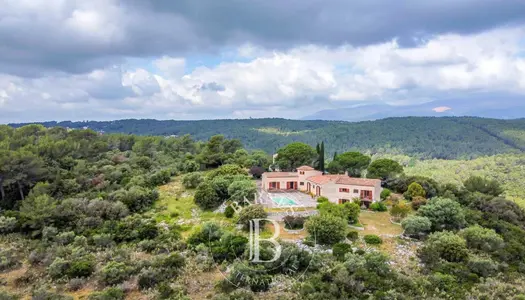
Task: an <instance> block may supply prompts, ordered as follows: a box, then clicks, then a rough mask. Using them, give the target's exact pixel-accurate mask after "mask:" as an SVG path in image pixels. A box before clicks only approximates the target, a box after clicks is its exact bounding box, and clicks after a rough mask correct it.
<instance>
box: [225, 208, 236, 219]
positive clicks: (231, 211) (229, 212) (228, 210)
mask: <svg viewBox="0 0 525 300" xmlns="http://www.w3.org/2000/svg"><path fill="white" fill-rule="evenodd" d="M234 214H235V209H233V207H231V205H228V206H226V208H225V209H224V216H225V217H226V218H228V219H231V218H233V215H234Z"/></svg>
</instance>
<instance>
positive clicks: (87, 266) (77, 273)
mask: <svg viewBox="0 0 525 300" xmlns="http://www.w3.org/2000/svg"><path fill="white" fill-rule="evenodd" d="M94 271H95V263H94V262H93V261H92V260H90V259H86V258H84V259H78V260H75V261H73V262H72V263H71V264H70V265H69V268H68V269H67V271H66V274H67V276H68V277H69V278H81V277H89V276H91V274H93V272H94Z"/></svg>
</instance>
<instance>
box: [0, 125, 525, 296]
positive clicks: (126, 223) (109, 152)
mask: <svg viewBox="0 0 525 300" xmlns="http://www.w3.org/2000/svg"><path fill="white" fill-rule="evenodd" d="M498 126H499V125H498ZM497 128H500V127H497ZM503 130H504V129H503ZM265 131H267V132H268V133H270V132H272V130H271V129H265ZM273 134H275V135H277V136H279V135H280V134H282V132H275V131H274V132H273ZM491 134H494V135H497V134H498V133H491ZM494 138H495V139H499V138H498V137H494ZM507 143H508V142H507ZM509 147H510V148H511V149H512V146H509ZM324 148H325V144H324V143H322V142H321V143H320V145H319V146H318V147H316V148H314V147H311V146H309V145H306V144H304V143H291V144H288V145H286V146H285V147H283V148H281V149H279V151H278V153H279V157H278V159H277V160H276V163H277V164H278V165H279V167H280V168H283V169H293V168H295V167H297V165H303V164H310V165H312V166H314V167H315V168H320V169H325V167H324V163H325V161H324V160H323V158H324V151H323V149H324ZM500 156H502V159H497V160H494V161H493V162H491V161H487V162H486V163H475V162H474V161H470V162H469V165H468V166H467V167H470V168H474V169H477V168H484V166H485V165H488V166H489V171H487V170H484V172H480V173H473V174H474V175H481V176H483V177H479V176H468V175H467V176H465V175H464V174H463V173H462V174H461V176H460V177H458V179H457V180H455V181H450V180H449V178H447V177H446V176H445V177H442V176H439V177H435V178H437V179H438V180H439V181H438V180H434V179H433V178H429V177H434V176H433V175H434V174H433V173H430V174H425V175H427V176H429V177H425V176H419V175H418V176H411V175H413V174H420V172H424V170H425V169H427V168H430V167H431V166H432V164H426V165H425V162H423V163H422V166H423V167H422V168H423V170H421V167H420V166H419V164H420V162H419V161H417V160H415V159H413V158H409V157H401V156H399V157H397V159H398V160H399V161H400V162H401V164H400V163H398V162H396V161H393V160H390V159H385V158H383V159H377V158H378V157H373V158H372V157H369V156H367V155H364V154H362V153H357V152H345V153H340V154H339V155H337V156H336V157H335V159H334V160H332V161H328V160H327V161H326V162H327V163H328V166H327V168H326V169H328V170H330V171H331V172H334V173H336V172H337V173H341V172H345V171H346V172H350V173H352V174H353V175H354V176H361V175H363V173H366V177H367V178H381V179H382V181H383V183H384V185H385V189H384V190H383V191H382V192H381V195H380V197H381V199H382V201H377V202H374V203H372V204H371V205H370V210H372V211H373V212H372V211H369V210H368V209H367V208H366V206H365V205H360V204H361V199H359V198H357V199H353V201H352V202H345V203H341V204H337V203H336V202H334V201H331V200H329V199H328V198H326V197H322V196H321V197H317V199H316V201H317V203H315V204H316V206H315V207H314V206H312V207H303V208H304V210H303V211H302V212H303V213H301V212H300V211H298V212H297V213H293V212H294V210H295V208H294V209H291V207H280V206H277V207H275V206H268V205H267V204H265V203H264V202H263V203H262V204H260V203H259V202H258V204H252V203H246V202H247V201H243V199H247V198H248V197H250V196H251V195H254V194H256V192H257V190H258V188H257V181H256V180H255V178H258V177H260V176H261V173H262V172H264V171H265V170H267V168H268V167H269V166H270V165H271V164H272V162H271V157H270V156H269V155H268V154H267V153H265V152H263V151H247V150H245V149H243V145H242V144H241V142H240V141H238V140H235V139H226V138H224V136H221V135H218V136H213V137H211V138H209V139H208V140H206V141H202V142H200V141H194V140H193V139H192V138H191V136H188V135H184V136H180V137H163V136H135V135H127V134H99V133H97V132H95V131H92V130H83V129H82V130H68V129H65V128H63V127H54V128H49V129H46V128H45V127H43V126H41V125H28V126H23V127H20V128H16V129H14V128H11V127H9V126H0V196H1V197H0V299H7V300H18V299H30V298H31V299H62V300H73V299H86V300H109V299H111V300H124V299H180V300H190V299H213V300H239V299H246V300H255V299H290V300H298V299H306V300H316V299H341V300H342V299H363V300H364V299H516V300H517V299H523V298H524V297H525V288H524V287H523V284H522V283H523V281H524V279H525V277H524V276H525V275H524V274H525V244H523V241H524V240H525V211H524V210H523V209H522V208H520V207H519V206H518V205H516V203H514V202H513V201H510V200H507V199H505V198H504V197H502V195H505V194H507V195H508V193H507V191H506V188H508V187H510V188H516V187H515V186H514V187H513V186H512V185H509V181H512V180H511V179H509V178H511V177H507V176H505V173H506V172H510V174H511V176H519V174H523V173H522V172H523V170H522V169H521V168H516V167H515V166H513V164H514V165H523V160H522V158H521V157H522V156H523V154H518V155H515V154H506V155H500ZM432 162H436V163H437V164H438V165H441V164H443V165H444V166H445V168H446V169H447V171H452V172H457V171H458V170H460V169H461V168H463V166H462V165H456V164H452V163H451V164H447V162H444V163H442V161H441V160H433V161H432ZM418 167H419V168H420V170H416V169H414V168H418ZM458 168H459V169H458ZM412 169H413V170H412ZM248 170H249V172H248ZM490 170H493V172H497V173H500V174H498V175H495V176H487V175H488V173H487V172H490ZM412 171H414V172H412ZM250 175H251V176H250ZM500 175H501V176H500ZM467 177H468V178H467ZM488 177H490V178H488ZM492 178H495V180H493V179H492ZM516 181H518V180H516ZM518 182H519V181H518ZM450 183H453V184H450ZM290 193H294V192H292V191H287V193H286V194H284V193H273V194H274V196H278V197H279V198H277V197H275V198H271V200H272V201H274V199H281V197H282V195H288V194H290ZM296 194H300V196H301V198H303V197H306V198H307V199H308V201H309V202H310V201H311V200H310V197H309V196H306V195H305V194H303V193H299V192H297V193H296ZM295 199H296V200H297V201H300V200H299V199H300V198H295ZM274 203H275V201H274ZM294 203H295V202H294ZM294 207H295V206H294ZM290 212H292V213H291V214H290ZM283 213H285V216H283V215H282V214H283ZM310 213H312V214H310ZM270 218H271V219H270ZM261 220H266V221H271V220H273V221H272V222H270V223H268V222H266V223H263V225H264V227H263V229H262V230H263V231H262V232H261V234H264V236H268V237H269V236H272V235H274V234H277V235H278V236H279V239H278V244H273V243H259V244H258V246H260V250H261V252H260V253H261V254H262V257H263V258H264V260H263V261H254V260H252V249H253V248H252V243H251V242H250V239H252V237H253V235H252V232H253V230H254V228H253V227H252V225H253V224H254V222H255V221H257V222H259V221H261ZM392 221H395V222H397V223H392ZM275 222H277V223H275ZM398 222H401V225H399V223H398ZM276 224H277V225H276ZM356 226H357V227H359V228H360V229H362V230H360V231H357V230H355V228H356ZM279 227H281V228H285V229H289V230H294V233H291V232H288V230H283V231H280V230H279V229H278V228H279ZM258 230H259V229H257V231H258ZM278 245H279V246H280V247H279V248H277V246H278ZM255 249H256V250H257V251H259V250H258V249H259V247H257V248H255ZM272 256H273V257H274V258H275V260H271V258H272Z"/></svg>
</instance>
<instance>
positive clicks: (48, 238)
mask: <svg viewBox="0 0 525 300" xmlns="http://www.w3.org/2000/svg"><path fill="white" fill-rule="evenodd" d="M57 235H58V229H57V228H55V227H51V226H48V227H44V229H42V241H44V242H53V241H55V238H56V236H57Z"/></svg>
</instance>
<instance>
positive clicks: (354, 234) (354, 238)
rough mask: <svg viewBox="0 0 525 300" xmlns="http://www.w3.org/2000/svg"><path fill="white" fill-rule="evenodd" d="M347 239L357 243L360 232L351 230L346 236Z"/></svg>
mask: <svg viewBox="0 0 525 300" xmlns="http://www.w3.org/2000/svg"><path fill="white" fill-rule="evenodd" d="M346 238H347V239H348V240H350V241H352V242H353V241H357V239H359V232H357V231H356V230H350V231H349V232H348V234H347V235H346Z"/></svg>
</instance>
